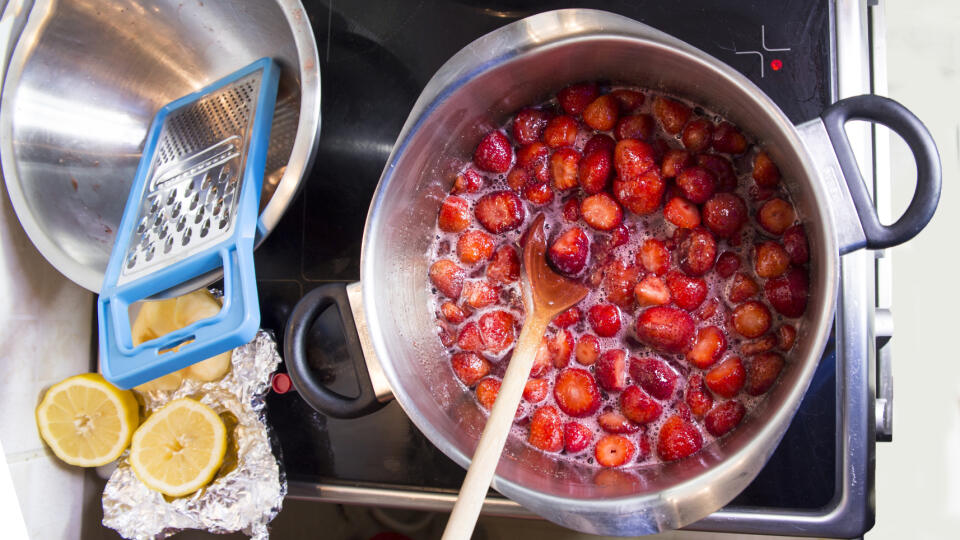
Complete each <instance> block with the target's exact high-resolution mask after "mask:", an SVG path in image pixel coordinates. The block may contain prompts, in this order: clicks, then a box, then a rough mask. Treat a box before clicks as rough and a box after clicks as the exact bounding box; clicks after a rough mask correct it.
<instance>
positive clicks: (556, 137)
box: [543, 115, 579, 148]
mask: <svg viewBox="0 0 960 540" xmlns="http://www.w3.org/2000/svg"><path fill="white" fill-rule="evenodd" d="M578 129H579V128H578V127H577V121H576V120H575V119H573V118H571V117H569V116H563V115H561V116H554V117H553V118H551V119H550V121H549V122H547V127H546V128H545V129H544V130H543V142H545V143H546V144H547V146H549V147H550V148H562V147H564V146H573V143H575V142H576V141H577V130H578Z"/></svg>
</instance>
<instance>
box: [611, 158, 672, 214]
mask: <svg viewBox="0 0 960 540" xmlns="http://www.w3.org/2000/svg"><path fill="white" fill-rule="evenodd" d="M621 142H624V141H621ZM666 189H667V185H666V183H665V182H664V181H663V178H661V177H660V171H659V170H658V169H651V170H649V171H647V172H645V173H643V174H641V175H640V176H639V177H637V178H635V179H632V180H625V179H623V178H622V177H619V176H618V177H615V178H614V179H613V194H614V196H615V197H616V198H617V201H618V202H619V203H620V204H622V205H623V206H624V208H626V209H627V210H630V211H631V212H633V213H634V214H637V215H638V216H643V215H646V214H650V213H653V212H655V211H656V210H657V209H658V208H660V203H661V202H663V193H664V192H665V191H666Z"/></svg>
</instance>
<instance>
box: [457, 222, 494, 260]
mask: <svg viewBox="0 0 960 540" xmlns="http://www.w3.org/2000/svg"><path fill="white" fill-rule="evenodd" d="M492 256H493V238H491V237H490V235H489V234H487V233H485V232H483V231H478V230H476V229H471V230H469V231H466V232H464V233H463V234H461V235H460V237H459V238H457V257H459V258H460V262H463V263H465V264H474V263H478V262H481V261H486V260H487V259H489V258H490V257H492Z"/></svg>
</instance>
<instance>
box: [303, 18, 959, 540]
mask: <svg viewBox="0 0 960 540" xmlns="http://www.w3.org/2000/svg"><path fill="white" fill-rule="evenodd" d="M597 79H601V80H612V81H624V82H628V83H631V84H637V85H640V86H644V87H648V88H653V89H657V90H662V91H665V92H668V93H674V94H677V95H680V96H683V97H686V98H689V99H690V100H692V101H694V102H696V103H700V104H703V105H704V106H706V107H709V108H711V109H713V110H716V111H718V112H719V113H720V114H722V115H723V116H725V117H726V118H729V119H730V120H731V121H733V122H734V123H736V124H737V125H739V126H740V127H742V128H743V129H744V131H746V132H748V133H750V134H752V135H754V136H757V137H758V138H759V139H760V140H761V141H763V145H764V147H765V148H766V149H768V151H769V153H770V154H771V155H772V157H773V159H774V161H775V162H776V163H777V164H778V165H779V167H780V170H781V172H782V173H783V178H784V179H785V181H786V182H787V184H788V187H789V190H790V193H791V194H792V196H793V197H794V200H795V202H796V206H797V209H798V212H799V213H800V215H801V216H802V217H803V219H804V222H805V225H806V227H807V234H808V235H809V239H810V248H811V257H810V259H811V267H810V277H811V293H810V298H809V304H808V308H807V312H806V322H805V324H804V325H803V327H802V330H801V334H800V335H799V336H798V341H797V345H796V346H795V348H794V349H793V352H792V360H791V362H790V363H789V365H788V367H787V368H786V369H785V370H784V373H783V375H782V376H781V381H780V383H779V384H777V385H776V386H775V387H774V388H773V389H772V390H771V392H770V394H769V395H768V397H767V398H766V400H765V401H764V402H762V403H761V404H760V405H759V406H758V408H757V409H756V411H755V412H754V414H753V415H752V416H751V417H750V418H748V419H747V420H746V421H745V422H744V423H743V424H742V425H741V426H740V427H739V428H738V429H737V430H735V431H734V432H732V433H731V434H730V435H729V436H727V437H726V438H725V439H723V440H722V441H721V443H720V444H715V445H711V446H708V447H707V448H705V449H704V450H703V451H701V452H700V453H698V454H696V455H694V456H692V457H690V458H688V459H684V460H681V461H678V462H672V463H667V464H664V465H658V466H655V467H643V468H640V469H633V470H631V469H625V470H609V469H608V470H599V471H598V470H596V469H593V468H588V467H587V466H585V465H578V464H575V463H570V462H557V461H556V460H555V459H554V458H552V457H551V456H549V455H545V454H543V453H541V452H539V451H537V450H535V449H533V448H531V447H529V446H527V445H526V444H525V443H524V441H522V440H521V439H519V438H512V439H511V440H509V441H508V443H507V447H506V449H505V450H504V455H503V459H502V460H501V463H500V466H499V468H498V474H497V476H496V478H495V479H494V481H493V486H494V488H496V489H497V491H499V492H500V493H502V494H504V495H506V496H507V497H510V498H511V499H513V500H515V501H517V502H519V503H520V504H522V505H524V506H526V507H527V508H529V509H531V510H533V511H534V512H536V513H538V514H540V515H542V516H543V517H545V518H547V519H549V520H551V521H554V522H556V523H559V524H561V525H564V526H567V527H570V528H573V529H577V530H581V531H584V532H590V533H599V534H619V535H635V534H645V533H653V532H657V531H661V530H664V529H672V528H678V527H682V526H684V525H687V524H689V523H692V522H694V521H696V520H698V519H700V518H702V517H704V516H706V515H708V514H710V513H711V512H713V511H715V510H717V509H719V508H720V507H722V506H723V505H724V504H726V503H727V502H729V501H730V500H731V499H732V498H733V497H734V496H735V495H736V494H737V493H739V492H740V491H741V490H742V489H743V488H744V487H746V486H747V484H749V483H750V482H751V481H752V480H753V478H754V477H755V476H756V474H757V473H758V472H759V471H760V469H761V468H762V467H763V465H764V463H765V462H766V460H767V459H768V458H769V457H770V454H771V453H772V452H773V450H774V449H775V447H776V445H777V443H778V442H779V441H780V438H781V437H782V435H783V433H784V431H785V430H786V429H787V426H788V425H789V423H790V420H791V418H792V417H793V415H794V413H795V411H796V409H797V407H798V406H799V404H800V400H801V398H802V397H803V394H804V392H805V391H806V389H807V386H808V384H809V382H810V378H811V376H812V375H813V373H814V370H815V368H816V364H817V362H818V360H819V359H820V355H821V353H822V351H823V348H824V344H825V342H826V339H827V336H828V334H829V332H830V329H831V324H832V320H833V313H834V308H835V304H836V296H837V289H838V269H839V260H840V254H842V253H846V252H848V251H851V250H854V249H857V248H861V247H864V246H867V247H871V248H879V247H885V246H890V245H894V244H897V243H900V242H903V241H906V240H908V239H910V238H911V237H913V236H914V235H915V234H916V233H917V232H918V231H919V230H920V229H922V228H923V226H924V225H926V223H927V222H928V221H929V220H930V218H931V217H932V215H933V212H934V210H935V209H936V206H937V202H938V200H939V194H940V163H939V157H938V155H937V150H936V147H935V145H934V143H933V140H932V139H931V137H930V135H929V133H928V132H927V131H926V129H925V128H924V127H923V125H922V124H921V123H920V122H919V121H918V120H917V119H916V117H914V116H913V115H912V114H911V113H909V112H908V111H907V110H906V109H904V108H903V107H901V106H900V105H898V104H896V103H894V102H892V101H890V100H886V99H884V98H878V97H875V96H864V97H859V98H854V99H850V100H844V101H841V102H839V103H837V104H836V105H834V106H832V107H831V108H830V109H828V110H827V111H826V112H825V113H824V115H823V117H822V119H814V120H811V121H809V122H807V123H805V124H802V125H800V126H793V125H792V124H791V123H790V122H789V121H788V120H787V118H786V116H785V115H784V114H783V112H781V111H780V109H779V108H778V107H777V106H776V105H775V104H774V103H773V102H772V101H771V100H770V99H769V98H768V97H767V96H766V95H765V94H763V92H761V91H760V90H759V89H758V88H757V87H756V86H754V85H753V83H751V82H750V81H749V80H747V79H746V78H745V77H743V76H742V75H740V74H739V73H737V72H736V71H734V70H733V69H731V68H729V67H728V66H726V65H725V64H723V63H721V62H719V61H718V60H716V59H714V58H712V57H710V56H708V55H707V54H705V53H703V52H701V51H699V50H697V49H695V48H693V47H691V46H690V45H687V44H686V43H684V42H682V41H679V40H677V39H675V38H672V37H670V36H668V35H666V34H664V33H662V32H659V31H656V30H654V29H652V28H650V27H648V26H645V25H643V24H640V23H637V22H635V21H632V20H630V19H627V18H624V17H620V16H617V15H613V14H610V13H606V12H600V11H592V10H562V11H553V12H549V13H543V14H540V15H535V16H533V17H530V18H527V19H523V20H521V21H518V22H516V23H513V24H510V25H508V26H505V27H503V28H501V29H499V30H496V31H494V32H492V33H490V34H488V35H486V36H484V37H482V38H480V39H479V40H477V41H475V42H474V43H472V44H470V45H469V46H468V47H467V48H465V49H464V50H463V51H461V52H460V53H458V54H457V55H456V56H454V57H453V58H452V59H451V60H450V61H448V62H447V63H446V64H445V65H444V66H443V67H442V68H441V69H440V71H439V72H438V73H437V74H436V75H435V76H434V78H433V79H432V80H431V81H430V83H429V84H428V85H427V87H426V88H425V90H424V91H423V94H422V95H421V97H420V99H419V101H417V103H416V105H415V106H414V110H413V111H412V113H411V114H410V117H409V119H408V120H407V123H406V125H405V126H404V129H403V131H402V133H401V135H400V138H399V140H398V142H397V144H396V146H395V148H394V151H393V154H392V155H391V157H390V160H389V161H388V163H387V166H386V168H385V169H384V173H383V176H382V177H381V179H380V185H379V187H378V189H377V192H376V195H375V197H374V200H373V202H372V204H371V206H370V212H369V215H368V216H367V224H366V230H365V231H364V243H363V255H362V274H361V278H362V279H361V284H362V293H363V294H362V297H363V306H362V307H363V309H362V314H363V316H364V318H365V320H366V324H367V329H368V332H367V333H368V337H369V342H370V343H371V346H370V347H368V356H369V355H370V352H371V351H370V350H371V349H372V353H373V354H375V356H376V358H375V359H371V358H368V359H367V361H368V363H372V364H374V365H377V364H378V365H379V366H381V367H382V372H383V374H384V375H385V376H386V379H387V380H388V381H389V384H390V387H391V388H392V390H393V393H394V395H395V397H396V399H397V400H398V401H399V402H400V405H401V406H402V407H403V409H404V410H405V411H406V413H407V414H408V415H409V416H410V418H411V420H412V421H413V422H414V423H415V424H416V425H417V427H419V428H420V429H421V430H422V431H423V432H424V433H425V434H426V435H427V437H429V438H430V440H431V441H432V442H433V443H434V444H436V445H437V446H438V447H439V448H440V449H441V450H442V451H443V452H444V453H445V454H447V455H448V456H450V457H451V458H452V459H453V460H454V461H456V462H457V463H459V464H460V465H462V466H467V464H468V462H469V456H470V455H471V454H472V453H473V449H474V447H475V445H476V443H477V439H478V437H479V435H480V432H481V430H482V427H483V423H484V420H485V418H486V417H485V415H484V414H483V412H481V410H480V408H479V406H478V405H477V404H476V403H475V401H474V399H473V396H472V395H471V394H470V393H469V392H466V391H464V390H463V388H462V387H461V386H460V384H459V383H458V382H457V380H456V378H455V376H454V375H453V373H452V372H451V370H450V368H449V367H448V365H447V363H446V362H441V361H438V360H437V359H438V358H442V357H444V352H443V351H444V349H443V346H442V345H441V343H440V342H439V340H438V339H437V338H436V335H435V333H434V322H433V320H432V319H431V317H430V316H429V315H428V313H427V312H426V309H425V306H426V305H427V299H428V295H429V287H428V286H427V283H426V280H427V264H428V262H427V258H426V257H425V256H424V254H425V253H426V252H427V248H428V246H429V245H430V242H431V240H432V236H431V233H432V231H433V227H434V223H435V220H436V215H437V209H438V207H439V205H440V201H441V200H442V199H443V198H444V196H445V195H446V192H447V190H448V188H449V178H450V177H451V174H450V173H451V172H452V171H454V170H456V169H457V168H458V166H460V165H462V164H464V163H466V162H468V161H469V160H470V156H471V154H472V152H473V149H474V147H475V145H476V144H477V142H478V141H479V140H480V138H481V137H482V136H483V135H484V134H485V133H486V132H487V131H488V130H489V129H491V128H492V127H495V126H498V125H500V124H501V123H502V122H503V120H504V119H505V118H506V117H507V116H508V115H510V114H512V113H513V112H514V111H516V110H517V109H518V108H520V107H522V106H524V105H527V104H529V103H537V102H539V101H541V100H542V99H543V98H544V97H545V96H547V95H549V94H551V93H552V92H554V91H556V90H557V89H559V88H562V87H563V86H565V85H566V84H569V83H570V82H573V81H582V80H597ZM852 118H858V119H865V120H869V121H874V122H880V123H883V124H886V125H888V126H890V127H892V128H893V129H894V130H895V131H897V132H898V133H899V134H900V135H901V136H902V137H904V139H905V140H907V142H908V144H909V145H910V146H911V148H912V150H913V152H914V156H915V158H916V160H917V169H918V181H917V190H916V194H915V196H914V200H913V202H912V203H911V204H910V207H909V208H908V209H907V211H906V213H905V214H904V216H903V217H902V218H900V220H899V221H897V223H895V224H893V225H892V226H890V227H884V226H882V225H880V224H879V222H877V221H876V216H875V214H874V210H873V209H872V207H871V206H870V205H869V204H864V203H865V202H866V203H869V200H868V198H867V197H868V195H867V191H866V187H865V186H864V183H863V180H862V179H861V178H860V175H859V172H858V170H857V168H856V162H855V161H854V159H853V156H852V154H851V153H850V152H849V148H848V145H847V143H846V139H845V135H844V134H843V131H842V126H843V122H845V121H846V120H848V119H852ZM335 287H336V286H333V285H328V286H324V287H322V288H320V289H317V290H316V291H314V292H312V293H311V294H309V295H308V296H307V297H305V298H304V299H303V300H302V301H301V303H300V305H298V306H297V309H296V310H295V311H294V313H293V315H292V317H291V320H290V322H289V323H288V327H287V339H286V343H285V347H286V361H287V364H288V367H289V370H290V375H291V377H292V379H293V381H294V384H295V385H296V386H297V388H298V389H299V390H300V395H301V396H303V397H304V398H305V399H307V400H308V401H310V402H311V404H313V405H314V407H316V408H317V409H318V410H321V411H324V412H328V413H331V414H334V415H338V416H351V415H356V414H358V413H362V412H364V411H369V410H371V409H373V408H375V399H376V398H375V396H376V394H377V391H376V390H375V389H373V388H369V389H368V390H367V391H366V392H364V393H363V394H362V397H361V398H359V399H357V400H354V401H353V402H352V403H350V404H346V403H344V402H342V400H340V397H339V396H337V395H336V394H333V393H332V392H331V391H330V390H328V389H325V388H322V385H320V384H319V383H317V382H316V380H315V379H314V376H313V374H312V373H311V372H310V370H309V368H308V366H307V361H306V357H305V355H306V352H305V350H306V349H305V343H304V341H305V337H304V336H305V334H306V331H305V329H306V328H308V327H309V324H310V317H311V316H313V312H312V311H311V306H313V305H315V304H316V303H317V302H318V301H324V302H327V303H328V304H329V302H330V300H329V299H330V298H331V297H335V296H336V295H335V294H334V293H333V291H334V288H335ZM339 297H342V296H339ZM334 300H336V298H334ZM341 304H342V303H341ZM353 307H354V308H355V309H356V306H353ZM865 309H866V308H865ZM314 311H315V310H314ZM341 314H342V316H343V317H344V318H347V319H349V318H350V317H351V315H350V307H348V306H345V305H341ZM358 326H359V327H360V328H361V332H362V329H363V325H362V324H360V325H358ZM350 327H351V328H352V327H353V326H352V325H350ZM365 337H366V336H361V338H365ZM361 344H362V340H361ZM358 356H360V355H358ZM357 361H358V362H360V363H362V362H363V358H358V359H357ZM364 384H366V385H367V386H371V387H372V385H371V384H370V382H369V381H364ZM337 400H340V401H341V403H340V404H339V406H338V407H335V406H331V403H332V402H335V401H337ZM371 400H373V401H371Z"/></svg>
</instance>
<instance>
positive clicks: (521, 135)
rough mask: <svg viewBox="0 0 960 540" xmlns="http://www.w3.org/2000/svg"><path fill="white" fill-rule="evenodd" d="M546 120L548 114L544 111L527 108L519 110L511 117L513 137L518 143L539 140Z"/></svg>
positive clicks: (545, 125) (548, 118)
mask: <svg viewBox="0 0 960 540" xmlns="http://www.w3.org/2000/svg"><path fill="white" fill-rule="evenodd" d="M548 120H550V115H549V114H548V113H547V112H545V111H541V110H537V109H529V108H528V109H523V110H521V111H520V112H518V113H517V115H516V116H514V117H513V139H514V140H515V141H517V142H518V143H519V144H530V143H532V142H536V141H539V140H540V135H542V134H543V129H544V128H545V127H547V121H548Z"/></svg>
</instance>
